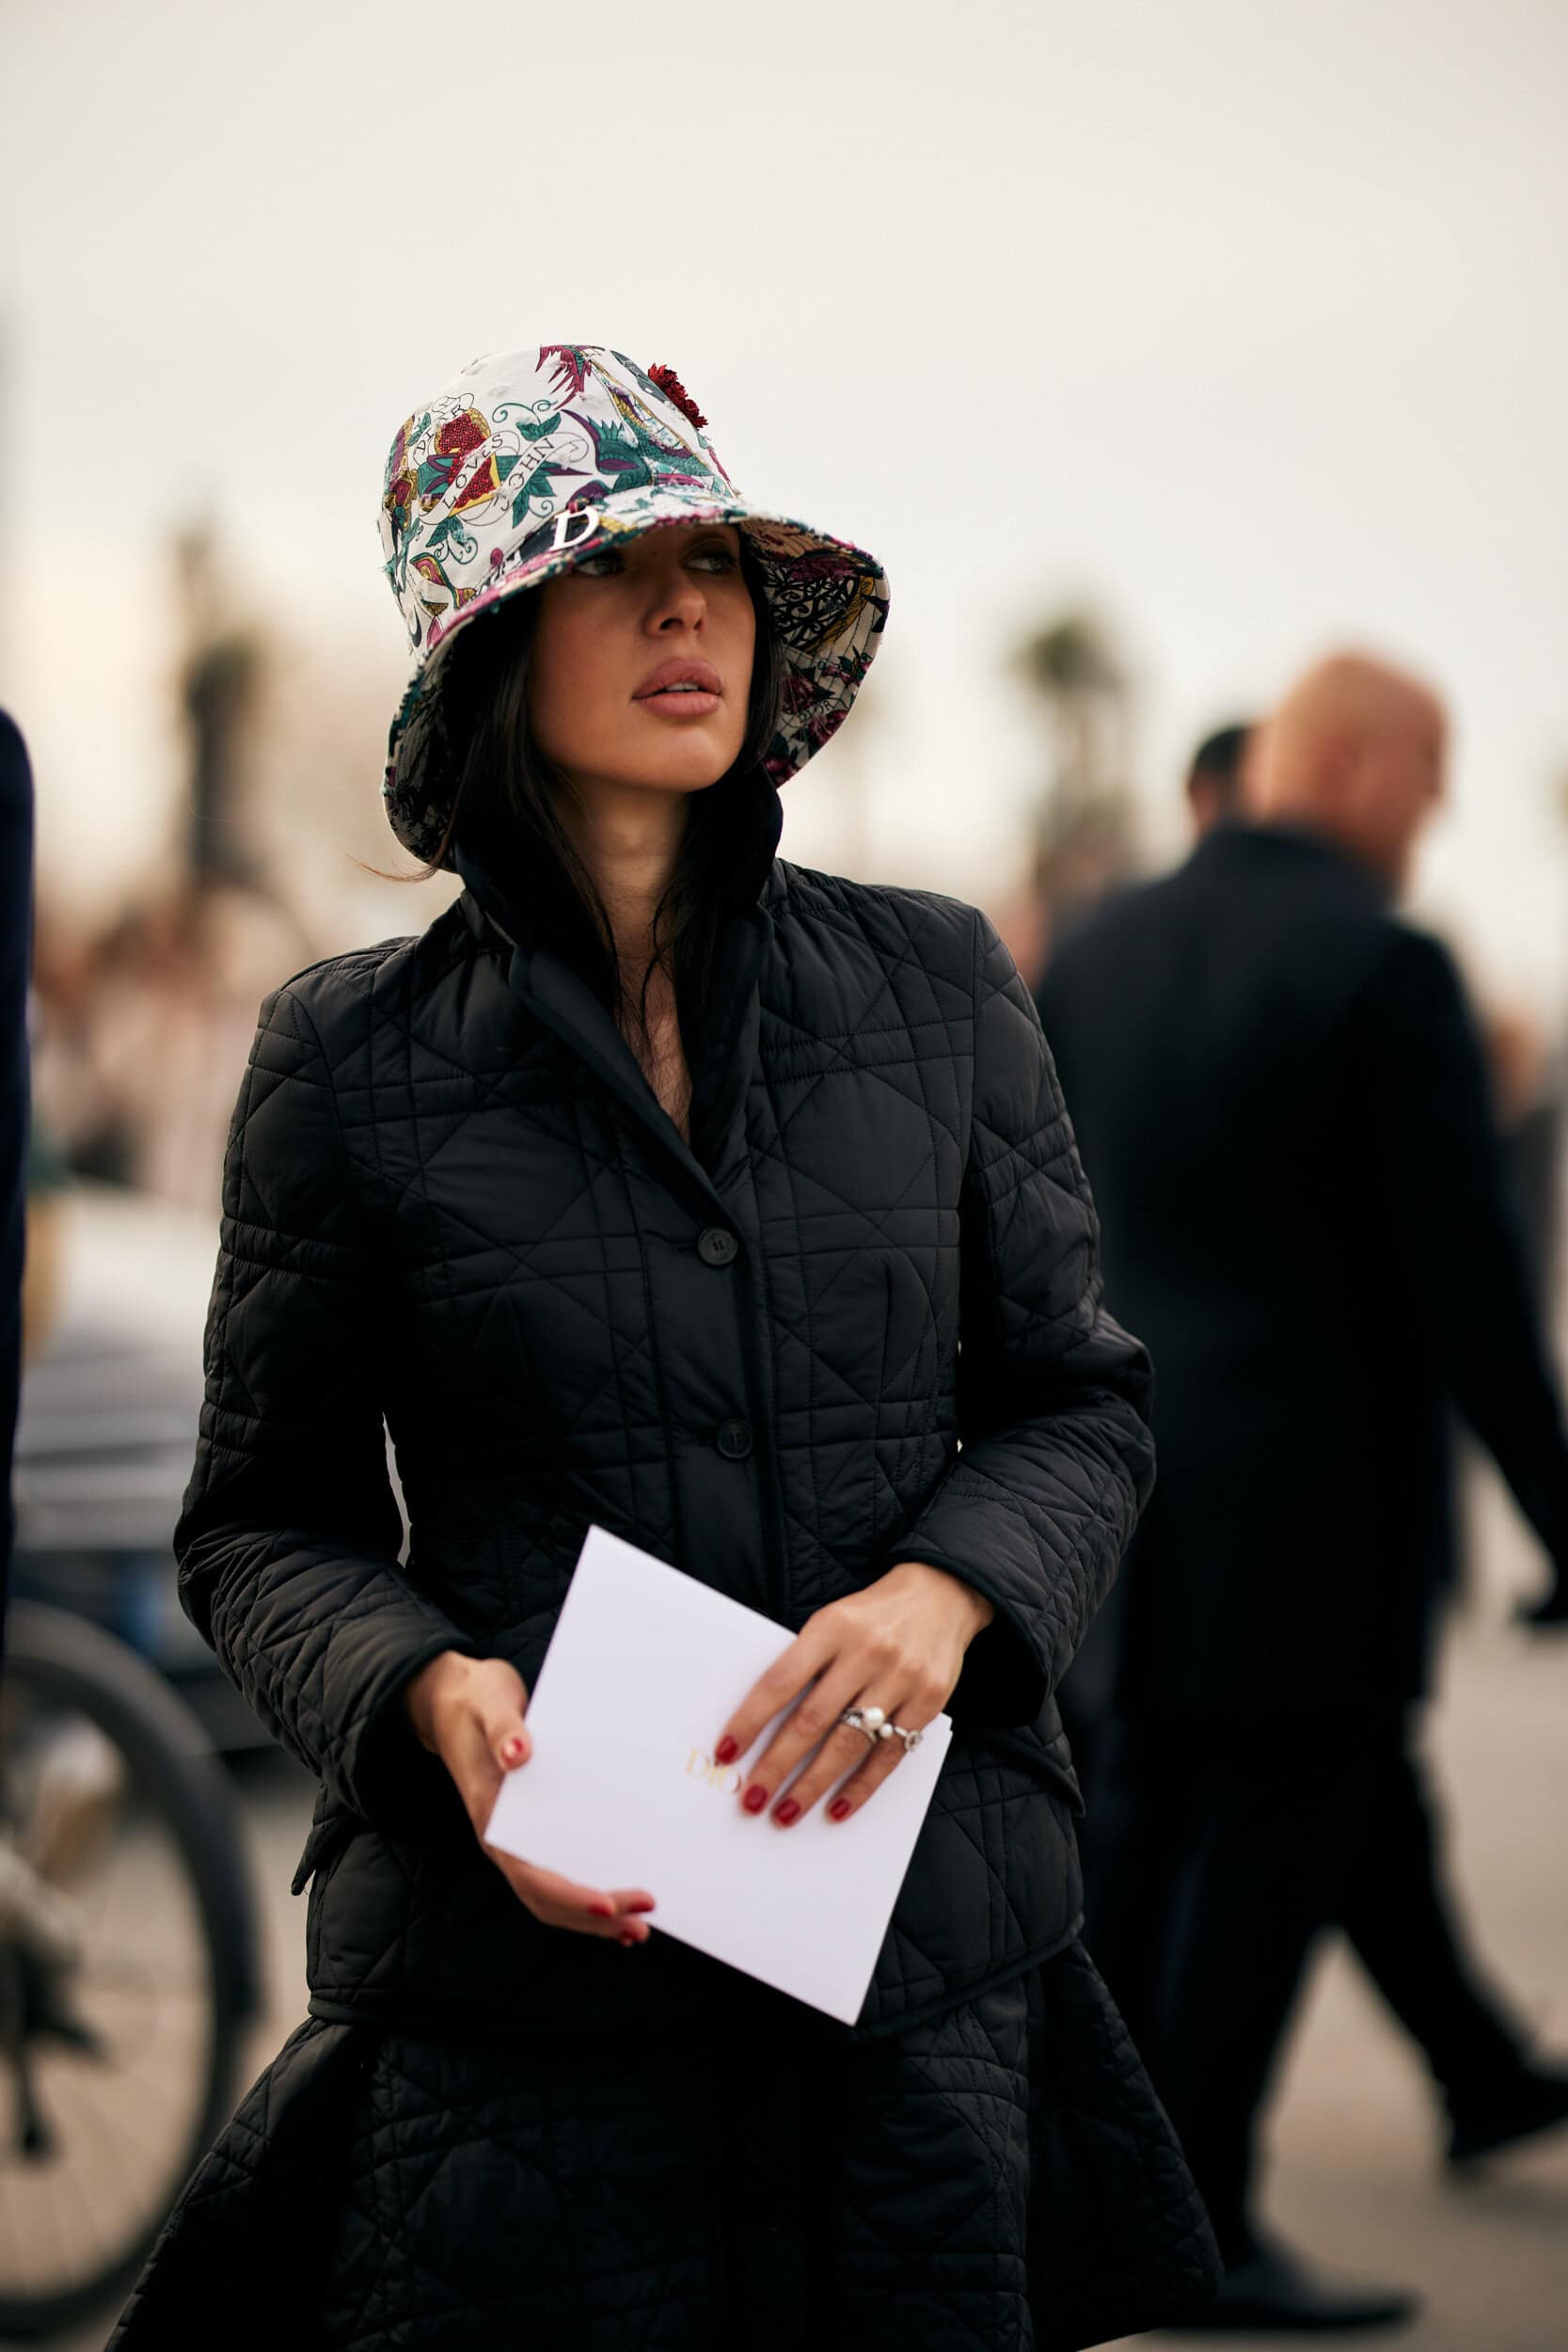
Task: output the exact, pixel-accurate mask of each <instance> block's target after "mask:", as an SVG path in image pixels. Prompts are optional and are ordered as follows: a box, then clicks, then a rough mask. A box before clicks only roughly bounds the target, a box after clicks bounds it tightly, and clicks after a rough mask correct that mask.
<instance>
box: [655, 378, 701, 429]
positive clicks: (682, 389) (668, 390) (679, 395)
mask: <svg viewBox="0 0 1568 2352" xmlns="http://www.w3.org/2000/svg"><path fill="white" fill-rule="evenodd" d="M648 381H649V383H650V384H657V386H658V389H659V390H660V391H661V392H662V393H663V394H664V397H665V399H666V400H667V401H670V402H671V403H672V404H673V405H674V406H675V407H676V408H678V409H679V410H680V412H681V415H682V416H683V417H689V418H690V420H691V421H692V423H693V424H694V425H695V426H696V428H697V430H698V432H699V433H700V432H701V431H702V429H703V427H704V425H705V424H706V422H707V419H706V418H705V416H704V414H703V412H702V410H701V409H700V408H699V407H698V405H697V404H696V402H695V401H694V400H693V399H692V397H691V395H690V393H689V391H688V390H687V389H686V386H685V385H684V384H683V383H682V382H681V380H680V377H679V376H678V375H677V374H676V373H675V371H674V369H673V368H650V369H649V370H648Z"/></svg>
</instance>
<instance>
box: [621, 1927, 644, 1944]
mask: <svg viewBox="0 0 1568 2352" xmlns="http://www.w3.org/2000/svg"><path fill="white" fill-rule="evenodd" d="M621 1941H622V1943H623V1944H625V1945H627V1946H628V1947H629V1946H631V1945H633V1944H641V1941H642V1938H641V1936H640V1935H633V1933H632V1931H631V1930H630V1928H623V1929H622V1930H621Z"/></svg>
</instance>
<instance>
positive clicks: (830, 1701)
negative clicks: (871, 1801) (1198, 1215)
mask: <svg viewBox="0 0 1568 2352" xmlns="http://www.w3.org/2000/svg"><path fill="white" fill-rule="evenodd" d="M862 1686H863V1675H862V1674H861V1672H860V1671H859V1670H858V1669H857V1668H856V1667H854V1666H852V1665H846V1664H844V1663H842V1662H839V1663H836V1664H835V1665H834V1666H833V1667H832V1669H831V1670H830V1671H829V1672H828V1673H827V1674H825V1675H823V1676H822V1677H821V1679H820V1680H819V1681H817V1682H816V1683H814V1684H813V1685H812V1688H811V1689H810V1690H809V1691H808V1692H806V1695H805V1697H804V1698H803V1699H802V1700H801V1701H800V1706H799V1707H797V1708H796V1709H795V1711H794V1713H793V1714H792V1715H789V1716H786V1717H785V1719H784V1722H783V1723H782V1724H780V1725H779V1728H778V1730H777V1731H776V1732H775V1733H774V1734H773V1737H772V1739H771V1740H769V1741H768V1745H767V1746H766V1747H765V1748H764V1750H763V1752H762V1754H761V1755H760V1756H758V1757H757V1759H756V1761H755V1762H754V1763H753V1764H751V1765H749V1766H748V1768H747V1771H746V1776H745V1779H744V1781H743V1783H742V1785H741V1789H740V1803H741V1805H742V1808H743V1809H744V1810H745V1811H746V1812H748V1813H753V1814H761V1813H766V1812H767V1811H768V1808H769V1807H772V1810H773V1818H774V1820H777V1821H779V1822H781V1823H782V1824H783V1825H784V1827H785V1828H787V1827H788V1826H789V1824H790V1823H791V1822H792V1821H795V1820H798V1819H799V1818H800V1813H801V1811H802V1810H803V1809H804V1808H803V1806H802V1805H801V1804H800V1799H799V1797H798V1795H797V1788H798V1786H799V1784H798V1783H796V1784H792V1785H791V1787H790V1788H788V1789H787V1790H785V1789H784V1783H785V1781H786V1780H788V1779H789V1775H790V1773H791V1772H794V1771H795V1770H796V1768H797V1766H798V1765H799V1764H800V1762H801V1760H802V1758H803V1757H805V1756H810V1755H811V1753H812V1750H813V1749H814V1748H816V1747H818V1746H819V1747H820V1749H821V1754H820V1755H819V1756H816V1758H815V1760H814V1762H813V1764H812V1766H811V1768H810V1769H811V1770H812V1771H813V1772H818V1773H819V1774H820V1775H821V1777H822V1780H823V1782H824V1785H826V1783H827V1782H829V1781H834V1780H836V1779H837V1778H838V1776H839V1774H840V1773H841V1772H844V1771H846V1770H847V1767H848V1766H849V1765H850V1764H851V1763H852V1762H853V1761H854V1760H855V1758H856V1757H857V1756H859V1755H860V1754H861V1752H862V1750H863V1748H864V1746H865V1735H864V1733H863V1732H859V1731H856V1730H855V1729H854V1727H853V1725H852V1724H846V1723H843V1722H841V1721H840V1718H841V1716H842V1715H843V1713H844V1710H845V1708H847V1707H848V1706H849V1705H850V1704H851V1703H852V1701H853V1699H854V1697H855V1693H856V1692H857V1691H858V1690H860V1689H861V1688H862ZM802 1777H804V1775H802Z"/></svg>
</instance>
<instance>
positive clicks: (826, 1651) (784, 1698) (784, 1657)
mask: <svg viewBox="0 0 1568 2352" xmlns="http://www.w3.org/2000/svg"><path fill="white" fill-rule="evenodd" d="M831 1614H832V1613H831V1611H830V1610H822V1611H820V1612H819V1613H818V1614H817V1615H816V1616H815V1617H813V1618H812V1620H811V1622H810V1624H809V1625H807V1626H805V1627H803V1628H802V1629H801V1631H800V1633H798V1634H797V1635H796V1637H795V1639H794V1641H793V1642H791V1644H790V1645H789V1647H788V1648H787V1649H786V1650H783V1651H781V1652H780V1654H779V1656H778V1657H777V1658H776V1659H775V1660H774V1661H773V1663H772V1664H771V1665H770V1666H769V1667H768V1672H767V1673H766V1674H765V1675H761V1676H759V1677H758V1678H757V1680H756V1681H755V1682H754V1683H753V1684H752V1688H751V1689H750V1690H749V1691H748V1692H747V1693H746V1696H745V1697H744V1698H743V1699H742V1700H741V1702H740V1705H739V1706H738V1707H737V1708H736V1710H735V1713H734V1714H733V1715H732V1716H731V1717H730V1719H729V1722H728V1723H727V1724H725V1725H724V1727H723V1729H722V1730H721V1733H720V1735H719V1737H718V1739H717V1740H715V1742H714V1748H713V1760H714V1762H715V1763H716V1764H733V1763H734V1762H735V1760H736V1756H745V1755H746V1754H747V1752H748V1750H749V1749H751V1748H752V1747H753V1746H754V1745H755V1743H756V1740H757V1739H758V1737H759V1736H760V1734H761V1732H762V1730H763V1728H764V1726H765V1725H766V1724H769V1723H771V1722H772V1720H773V1718H774V1716H775V1715H777V1714H779V1713H780V1712H781V1711H782V1709H783V1708H786V1707H788V1706H789V1705H790V1703H791V1702H792V1701H793V1700H794V1699H796V1698H798V1697H799V1696H800V1692H802V1691H803V1690H804V1689H805V1687H806V1685H807V1683H808V1682H810V1681H812V1680H813V1678H814V1677H816V1676H817V1675H819V1674H820V1673H821V1672H822V1670H823V1668H824V1667H825V1666H826V1665H827V1664H828V1662H829V1660H830V1659H831V1658H832V1654H833V1649H834V1636H833V1631H832V1626H831V1624H830V1623H829V1619H830V1618H831Z"/></svg>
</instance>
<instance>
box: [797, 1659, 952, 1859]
mask: <svg viewBox="0 0 1568 2352" xmlns="http://www.w3.org/2000/svg"><path fill="white" fill-rule="evenodd" d="M880 1687H881V1691H882V1692H883V1694H884V1695H883V1696H881V1697H879V1698H876V1699H873V1698H872V1697H871V1695H870V1693H869V1692H860V1693H858V1694H857V1696H856V1698H855V1700H854V1705H855V1706H856V1707H857V1708H862V1709H865V1708H876V1707H879V1708H881V1712H882V1715H883V1717H884V1719H885V1720H886V1722H888V1723H890V1724H898V1725H899V1726H900V1727H901V1728H902V1729H903V1730H905V1731H914V1730H916V1729H918V1728H919V1727H920V1726H921V1725H922V1724H927V1723H929V1722H930V1720H931V1717H932V1716H933V1715H934V1714H935V1713H936V1711H937V1710H936V1708H935V1707H932V1706H927V1707H926V1708H924V1710H923V1709H922V1706H921V1702H920V1701H919V1700H918V1699H917V1698H916V1696H915V1694H914V1693H913V1692H906V1693H905V1694H904V1695H903V1696H902V1697H900V1698H895V1699H894V1700H893V1702H892V1703H891V1704H889V1703H887V1701H886V1697H885V1693H886V1688H887V1686H886V1685H885V1684H883V1685H882V1686H880ZM844 1730H845V1731H846V1733H847V1735H848V1736H849V1738H851V1739H852V1740H854V1743H855V1746H854V1753H853V1756H851V1757H850V1758H849V1764H850V1778H849V1779H848V1780H847V1781H845V1783H844V1786H845V1788H847V1789H850V1788H856V1787H859V1788H861V1789H862V1790H863V1792H864V1793H863V1795H862V1796H861V1797H860V1798H859V1799H858V1802H859V1803H860V1804H863V1803H864V1802H865V1797H866V1796H867V1795H869V1794H870V1792H871V1790H872V1789H874V1788H880V1787H881V1785H882V1783H883V1781H884V1780H886V1779H887V1778H888V1776H889V1774H890V1773H892V1772H895V1770H896V1769H897V1767H898V1766H899V1765H900V1764H901V1763H902V1762H903V1760H904V1757H905V1756H907V1754H908V1753H909V1751H908V1749H907V1748H906V1747H905V1745H904V1742H903V1740H900V1739H899V1738H898V1737H897V1736H896V1734H893V1735H890V1736H889V1737H888V1738H886V1739H883V1738H882V1737H881V1734H880V1731H879V1732H878V1736H877V1737H876V1738H875V1739H867V1737H866V1735H865V1733H864V1732H863V1731H858V1730H856V1729H855V1727H854V1726H853V1724H845V1725H844ZM844 1772H845V1756H844V1754H843V1752H842V1751H841V1749H840V1746H839V1742H838V1741H837V1740H829V1742H828V1744H827V1746H826V1747H825V1748H824V1749H823V1751H822V1753H821V1755H820V1756H813V1758H812V1760H811V1762H810V1763H809V1764H808V1765H807V1766H806V1769H805V1771H804V1772H802V1773H801V1774H800V1777H799V1779H797V1780H793V1781H791V1783H790V1785H789V1788H788V1791H787V1793H786V1794H785V1796H784V1799H783V1801H782V1802H781V1803H780V1804H776V1805H775V1806H774V1807H773V1819H774V1820H776V1821H777V1822H779V1823H780V1825H781V1826H782V1827H783V1828H784V1829H789V1828H791V1827H793V1825H794V1823H795V1822H796V1821H798V1820H801V1819H803V1818H804V1816H805V1815H806V1814H808V1813H809V1812H810V1811H811V1809H812V1807H813V1805H814V1804H816V1803H817V1801H818V1800H819V1799H820V1798H822V1797H824V1796H826V1795H827V1793H828V1790H829V1789H830V1788H832V1787H833V1784H834V1783H835V1781H839V1780H843V1779H844ZM833 1802H834V1804H835V1805H836V1804H837V1803H838V1799H837V1798H836V1797H835V1798H834V1801H833ZM856 1803H857V1800H856V1799H855V1798H854V1797H851V1799H850V1803H849V1805H848V1806H847V1810H846V1812H845V1813H835V1814H834V1817H833V1818H834V1819H835V1820H845V1819H846V1818H847V1813H848V1812H852V1811H853V1810H854V1808H855V1804H856Z"/></svg>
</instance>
